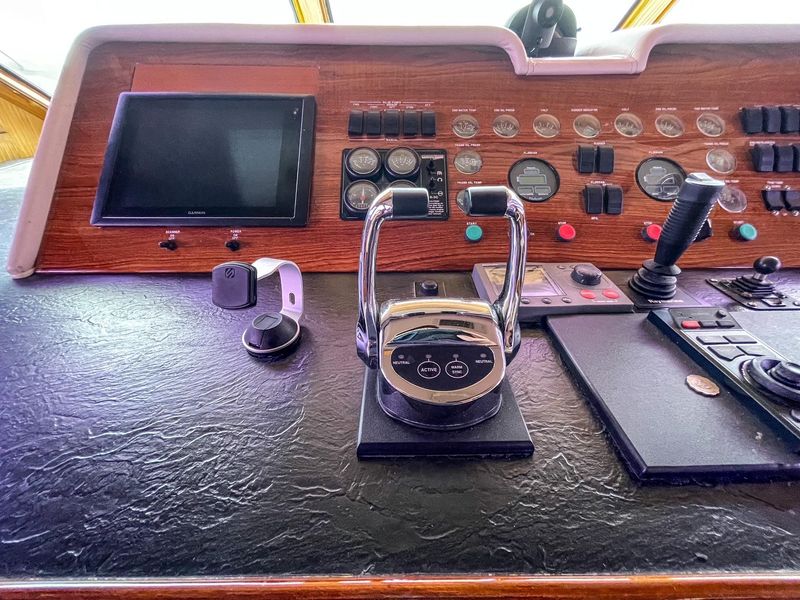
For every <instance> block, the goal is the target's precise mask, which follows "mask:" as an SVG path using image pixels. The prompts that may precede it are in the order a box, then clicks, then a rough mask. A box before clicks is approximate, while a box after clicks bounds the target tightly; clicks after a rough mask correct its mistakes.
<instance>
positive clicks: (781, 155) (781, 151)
mask: <svg viewBox="0 0 800 600" xmlns="http://www.w3.org/2000/svg"><path fill="white" fill-rule="evenodd" d="M793 168H794V150H793V149H792V147H791V146H790V145H788V144H775V167H774V169H775V170H776V171H778V172H779V173H789V172H790V171H791V170H792V169H793Z"/></svg>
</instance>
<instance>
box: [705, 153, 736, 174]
mask: <svg viewBox="0 0 800 600" xmlns="http://www.w3.org/2000/svg"><path fill="white" fill-rule="evenodd" d="M706 164H707V165H708V167H709V168H710V169H711V170H713V171H716V172H717V173H722V174H723V175H727V174H728V173H733V170H734V169H735V168H736V158H735V157H734V156H733V154H731V153H730V152H729V151H728V150H726V149H725V148H713V149H712V150H709V151H708V153H707V154H706Z"/></svg>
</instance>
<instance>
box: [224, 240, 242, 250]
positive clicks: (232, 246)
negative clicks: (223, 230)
mask: <svg viewBox="0 0 800 600" xmlns="http://www.w3.org/2000/svg"><path fill="white" fill-rule="evenodd" d="M225 247H226V248H227V249H228V250H230V251H231V252H236V251H237V250H239V248H241V247H242V244H241V242H240V241H239V240H228V241H227V242H225Z"/></svg>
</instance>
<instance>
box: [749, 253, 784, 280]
mask: <svg viewBox="0 0 800 600" xmlns="http://www.w3.org/2000/svg"><path fill="white" fill-rule="evenodd" d="M753 268H754V269H755V270H756V273H759V274H760V275H763V276H764V277H766V276H767V275H772V274H773V273H775V272H776V271H779V270H780V268H781V259H780V258H778V257H777V256H762V257H761V258H757V259H756V260H755V262H754V263H753Z"/></svg>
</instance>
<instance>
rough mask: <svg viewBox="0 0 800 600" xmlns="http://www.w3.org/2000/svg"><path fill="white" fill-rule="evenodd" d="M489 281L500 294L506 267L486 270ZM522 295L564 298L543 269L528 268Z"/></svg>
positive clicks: (562, 293)
mask: <svg viewBox="0 0 800 600" xmlns="http://www.w3.org/2000/svg"><path fill="white" fill-rule="evenodd" d="M486 274H487V275H488V276H489V281H490V282H491V283H492V285H493V286H494V288H495V290H496V291H497V293H498V294H499V293H500V291H501V290H502V289H503V283H504V282H505V280H506V268H505V267H489V268H487V269H486ZM522 295H523V296H530V297H539V296H542V297H545V296H563V295H564V292H563V291H562V290H561V288H559V287H558V286H557V285H556V284H555V283H554V282H553V281H552V280H551V279H550V278H549V277H548V276H547V273H545V271H544V269H542V268H541V267H531V266H529V267H526V268H525V280H524V282H523V284H522Z"/></svg>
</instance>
